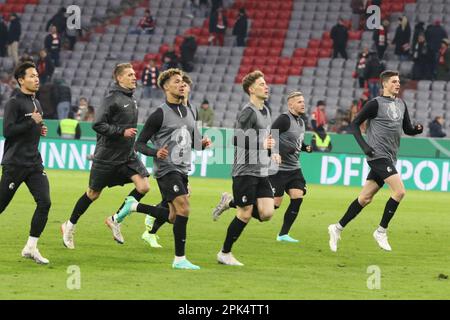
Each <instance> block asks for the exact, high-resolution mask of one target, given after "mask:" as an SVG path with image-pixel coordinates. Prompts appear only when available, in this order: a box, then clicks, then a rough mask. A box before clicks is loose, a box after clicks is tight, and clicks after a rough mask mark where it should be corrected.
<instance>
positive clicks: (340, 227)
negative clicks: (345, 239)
mask: <svg viewBox="0 0 450 320" xmlns="http://www.w3.org/2000/svg"><path fill="white" fill-rule="evenodd" d="M336 229H337V230H338V231H342V230H344V227H343V226H341V224H340V223H339V222H338V223H336Z"/></svg>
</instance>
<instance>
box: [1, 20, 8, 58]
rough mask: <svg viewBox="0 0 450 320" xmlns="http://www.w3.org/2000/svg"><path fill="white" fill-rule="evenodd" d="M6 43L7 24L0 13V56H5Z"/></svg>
mask: <svg viewBox="0 0 450 320" xmlns="http://www.w3.org/2000/svg"><path fill="white" fill-rule="evenodd" d="M7 45H8V25H7V24H6V22H5V20H4V19H3V16H2V15H0V57H6V54H7V53H8V51H7Z"/></svg>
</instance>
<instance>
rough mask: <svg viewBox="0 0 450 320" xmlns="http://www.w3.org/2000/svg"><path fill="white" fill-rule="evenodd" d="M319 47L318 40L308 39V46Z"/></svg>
mask: <svg viewBox="0 0 450 320" xmlns="http://www.w3.org/2000/svg"><path fill="white" fill-rule="evenodd" d="M319 47H320V40H317V39H311V40H309V41H308V48H319Z"/></svg>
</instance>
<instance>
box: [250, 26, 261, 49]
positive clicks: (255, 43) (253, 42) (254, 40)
mask: <svg viewBox="0 0 450 320" xmlns="http://www.w3.org/2000/svg"><path fill="white" fill-rule="evenodd" d="M260 30H261V29H260ZM258 45H259V38H250V39H248V40H247V47H257V46H258Z"/></svg>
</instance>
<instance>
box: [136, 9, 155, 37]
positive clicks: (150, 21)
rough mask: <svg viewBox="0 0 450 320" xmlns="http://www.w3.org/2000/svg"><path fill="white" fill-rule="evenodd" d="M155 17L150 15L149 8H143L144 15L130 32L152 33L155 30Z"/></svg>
mask: <svg viewBox="0 0 450 320" xmlns="http://www.w3.org/2000/svg"><path fill="white" fill-rule="evenodd" d="M155 26H156V23H155V19H154V18H153V16H152V13H151V12H150V10H149V9H146V10H145V15H144V17H142V19H141V20H139V23H138V25H137V28H136V29H133V30H131V32H130V33H132V34H141V33H144V34H152V33H153V32H154V31H155Z"/></svg>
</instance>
